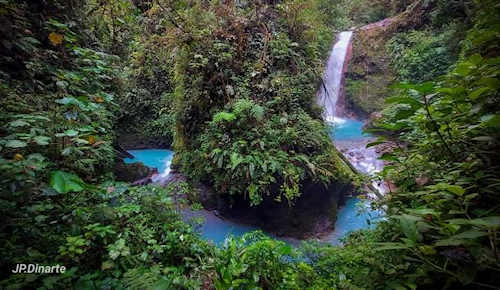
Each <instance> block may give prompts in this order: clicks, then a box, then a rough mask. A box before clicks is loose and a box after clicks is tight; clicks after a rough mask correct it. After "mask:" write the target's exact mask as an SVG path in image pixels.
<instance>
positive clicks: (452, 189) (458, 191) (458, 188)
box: [446, 185, 465, 196]
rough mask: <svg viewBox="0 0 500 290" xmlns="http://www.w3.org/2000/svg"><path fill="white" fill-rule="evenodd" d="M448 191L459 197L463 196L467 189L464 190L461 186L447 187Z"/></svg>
mask: <svg viewBox="0 0 500 290" xmlns="http://www.w3.org/2000/svg"><path fill="white" fill-rule="evenodd" d="M446 190H448V191H449V192H452V193H454V194H456V195H458V196H462V195H464V193H465V189H463V188H462V187H461V186H459V185H448V186H447V187H446Z"/></svg>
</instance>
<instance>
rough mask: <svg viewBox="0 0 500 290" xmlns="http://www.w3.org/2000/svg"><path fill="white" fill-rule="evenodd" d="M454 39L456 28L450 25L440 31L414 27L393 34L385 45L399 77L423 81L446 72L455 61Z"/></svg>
mask: <svg viewBox="0 0 500 290" xmlns="http://www.w3.org/2000/svg"><path fill="white" fill-rule="evenodd" d="M456 39H457V35H456V32H455V29H454V28H453V27H449V26H448V27H445V28H444V32H443V33H440V34H434V35H433V33H432V32H431V31H428V30H420V31H417V30H413V31H410V32H407V33H398V34H396V35H395V36H393V37H392V38H391V39H390V40H389V42H388V43H387V46H388V52H389V56H390V57H391V60H392V61H391V62H392V65H393V67H394V70H395V71H396V73H397V75H398V78H399V79H400V80H401V81H406V82H423V81H428V80H430V79H433V78H435V77H437V76H440V75H443V74H445V73H446V72H447V71H448V68H449V67H450V66H451V65H452V64H453V63H454V62H455V61H456V57H457V53H456V52H453V51H452V49H453V48H454V47H455V46H456V44H454V43H455V42H456ZM452 42H454V43H453V44H452Z"/></svg>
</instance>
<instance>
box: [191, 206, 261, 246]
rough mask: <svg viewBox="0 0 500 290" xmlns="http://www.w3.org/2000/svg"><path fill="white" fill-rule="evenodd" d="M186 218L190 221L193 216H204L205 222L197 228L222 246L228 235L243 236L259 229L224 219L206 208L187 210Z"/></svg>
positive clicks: (203, 234)
mask: <svg viewBox="0 0 500 290" xmlns="http://www.w3.org/2000/svg"><path fill="white" fill-rule="evenodd" d="M183 215H184V219H185V220H186V221H190V220H192V219H193V218H203V223H202V224H201V225H199V226H197V227H196V230H197V231H198V232H199V233H200V235H201V236H202V237H203V238H205V239H206V240H209V241H212V242H213V243H214V244H216V245H219V246H222V245H223V244H224V241H225V240H226V238H227V237H229V236H233V237H241V236H243V235H244V234H245V233H248V232H251V231H255V230H258V229H259V228H257V227H252V226H248V225H242V224H237V223H235V222H232V221H229V220H226V219H222V218H219V217H217V216H216V215H214V214H213V213H212V212H209V211H206V210H199V211H192V210H189V211H185V212H184V213H183Z"/></svg>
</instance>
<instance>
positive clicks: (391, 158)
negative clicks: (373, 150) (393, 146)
mask: <svg viewBox="0 0 500 290" xmlns="http://www.w3.org/2000/svg"><path fill="white" fill-rule="evenodd" d="M378 159H379V160H385V161H399V160H398V158H397V157H396V156H394V155H392V154H390V153H387V152H386V153H384V154H382V156H380V157H379V158H378Z"/></svg>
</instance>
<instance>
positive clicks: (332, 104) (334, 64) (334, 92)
mask: <svg viewBox="0 0 500 290" xmlns="http://www.w3.org/2000/svg"><path fill="white" fill-rule="evenodd" d="M351 38H352V31H344V32H341V33H339V36H338V40H337V42H336V43H335V45H334V46H333V48H332V51H331V52H330V57H329V58H328V63H327V66H326V70H325V74H324V77H323V85H322V86H321V88H320V90H319V92H318V99H317V102H318V105H320V106H321V107H323V118H324V119H325V120H326V121H328V122H335V120H336V118H335V117H336V114H335V113H336V108H337V100H338V97H339V95H340V92H341V91H342V90H341V88H342V78H343V77H344V65H345V62H346V57H347V52H348V49H349V45H350V43H351Z"/></svg>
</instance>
